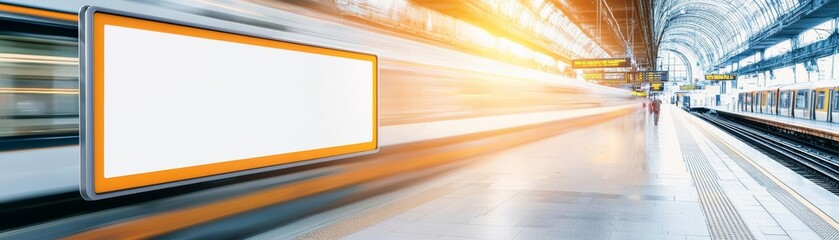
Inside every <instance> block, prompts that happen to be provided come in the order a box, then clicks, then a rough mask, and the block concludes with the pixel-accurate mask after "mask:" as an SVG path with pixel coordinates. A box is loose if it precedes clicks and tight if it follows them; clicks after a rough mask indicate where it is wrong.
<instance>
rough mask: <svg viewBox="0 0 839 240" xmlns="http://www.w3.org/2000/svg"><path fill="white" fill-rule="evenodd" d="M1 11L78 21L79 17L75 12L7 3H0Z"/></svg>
mask: <svg viewBox="0 0 839 240" xmlns="http://www.w3.org/2000/svg"><path fill="white" fill-rule="evenodd" d="M0 12H11V13H17V14H22V15H31V16H38V17H44V18H52V19H57V20H63V21H72V22H75V21H78V20H79V18H78V17H76V15H75V14H68V13H59V12H53V11H46V10H40V9H33V8H25V7H18V6H12V5H6V4H0Z"/></svg>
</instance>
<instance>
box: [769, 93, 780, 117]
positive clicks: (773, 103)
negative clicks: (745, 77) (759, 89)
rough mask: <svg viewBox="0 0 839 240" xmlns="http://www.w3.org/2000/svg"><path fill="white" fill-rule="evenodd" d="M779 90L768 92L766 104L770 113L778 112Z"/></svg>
mask: <svg viewBox="0 0 839 240" xmlns="http://www.w3.org/2000/svg"><path fill="white" fill-rule="evenodd" d="M777 98H778V91H777V90H776V91H768V92H766V106H767V108H768V110H769V111H768V113H769V114H773V115H774V114H778V99H777Z"/></svg>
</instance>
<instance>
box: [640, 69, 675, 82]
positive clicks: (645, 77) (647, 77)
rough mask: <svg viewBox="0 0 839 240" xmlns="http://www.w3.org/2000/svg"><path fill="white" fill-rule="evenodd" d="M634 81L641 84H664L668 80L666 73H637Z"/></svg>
mask: <svg viewBox="0 0 839 240" xmlns="http://www.w3.org/2000/svg"><path fill="white" fill-rule="evenodd" d="M636 79H637V80H638V81H641V82H666V81H669V80H670V78H669V74H668V72H666V71H639V72H638V74H637V77H636Z"/></svg>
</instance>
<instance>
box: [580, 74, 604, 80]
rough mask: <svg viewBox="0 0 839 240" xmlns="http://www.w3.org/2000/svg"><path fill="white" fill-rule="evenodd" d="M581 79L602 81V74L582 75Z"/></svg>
mask: <svg viewBox="0 0 839 240" xmlns="http://www.w3.org/2000/svg"><path fill="white" fill-rule="evenodd" d="M583 79H585V80H603V73H602V72H594V73H583Z"/></svg>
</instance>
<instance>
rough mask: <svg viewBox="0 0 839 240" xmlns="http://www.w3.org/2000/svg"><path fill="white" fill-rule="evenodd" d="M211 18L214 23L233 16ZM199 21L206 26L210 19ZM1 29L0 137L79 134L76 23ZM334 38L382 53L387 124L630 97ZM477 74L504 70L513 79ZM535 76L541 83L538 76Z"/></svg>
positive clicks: (397, 43) (40, 21)
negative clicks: (215, 20)
mask: <svg viewBox="0 0 839 240" xmlns="http://www.w3.org/2000/svg"><path fill="white" fill-rule="evenodd" d="M132 4H134V3H132ZM35 5H37V4H35ZM116 5H120V4H116ZM122 5H131V4H125V3H122ZM168 6H171V7H173V8H174V9H181V10H183V11H188V12H193V11H197V10H196V8H185V7H184V5H182V4H180V3H169V5H168ZM207 6H208V7H213V5H207ZM251 6H252V7H258V6H254V5H251ZM66 10H67V11H70V10H75V9H66ZM208 15H209V17H211V18H212V17H218V18H225V17H230V16H229V15H219V14H208ZM198 17H199V18H203V19H204V20H206V17H204V16H198ZM238 17H239V18H240V19H239V20H241V21H244V20H242V19H241V18H244V17H243V16H238ZM277 20H286V21H288V20H289V18H288V16H281V17H278V19H277ZM264 21H265V20H264ZM245 22H247V21H245ZM0 23H2V25H3V26H4V28H3V29H2V30H0V31H2V32H0V138H2V137H18V138H19V137H28V136H40V135H45V134H46V135H48V134H64V135H77V134H78V122H79V120H78V112H79V104H78V103H79V100H78V93H79V91H78V63H77V61H78V60H77V51H78V47H77V39H76V36H75V34H76V31H77V30H76V26H75V22H71V21H62V20H55V19H48V18H37V17H32V16H27V15H24V14H16V13H14V12H10V13H6V14H3V15H0ZM275 23H276V24H282V22H275ZM304 25H305V24H304ZM310 25H318V24H311V23H310ZM286 26H288V25H286ZM310 29H312V30H311V32H308V33H302V35H304V36H324V35H325V33H323V34H322V33H319V32H318V31H317V30H315V29H316V28H310ZM329 30H330V29H327V31H329ZM330 34H331V35H336V36H341V37H339V38H337V39H341V40H340V41H338V42H336V41H334V39H335V38H333V39H324V38H322V37H321V38H319V39H317V38H316V39H315V41H312V40H311V39H307V40H306V41H305V42H310V43H312V44H315V45H331V46H339V47H343V48H348V49H360V48H361V49H363V50H365V51H370V52H375V53H378V54H379V56H380V59H381V63H380V66H381V70H380V71H381V72H380V76H381V95H382V96H381V110H380V113H381V118H382V119H381V123H382V125H384V126H387V125H395V124H404V123H411V122H420V121H434V120H445V119H456V118H470V117H479V116H489V115H499V114H511V113H521V112H535V111H552V110H561V109H575V108H587V107H597V106H610V105H615V104H616V102H620V101H626V100H628V97H627V96H628V94H626V93H624V92H622V91H618V90H614V89H609V88H605V87H599V86H595V85H590V84H585V83H578V82H576V80H573V79H567V78H562V77H558V76H556V75H552V74H543V73H538V72H537V71H534V70H529V69H525V68H522V67H511V66H505V67H504V68H497V67H498V66H499V65H509V64H503V63H500V62H496V61H492V60H487V59H481V60H480V61H475V59H474V58H476V57H477V56H474V55H467V54H463V53H457V56H458V57H452V56H453V55H455V54H453V53H452V54H449V53H446V52H444V53H442V54H441V53H439V52H438V53H431V52H434V51H431V52H429V51H413V50H409V49H410V48H404V47H403V45H405V44H410V43H406V42H408V41H405V40H401V39H400V40H391V39H381V38H379V39H375V40H372V39H371V40H368V39H363V37H362V36H360V34H358V33H354V32H352V31H351V30H349V31H346V30H344V31H337V30H335V29H332V32H331V33H330ZM344 39H346V40H344ZM394 39H395V38H394ZM324 40H331V41H324ZM427 44H432V43H431V42H429V43H427ZM360 45H363V46H360ZM437 45H439V44H437ZM383 50H385V51H383ZM389 52H392V53H393V54H390V53H389ZM451 52H454V51H451ZM440 55H444V56H446V57H443V58H447V59H446V60H448V61H440V60H441V59H442V58H441V57H440ZM418 59H422V60H424V61H417V60H418ZM429 62H437V63H438V64H428V63H429ZM479 69H487V70H490V69H492V70H501V71H504V72H506V73H508V74H507V75H502V74H497V73H493V72H491V71H479ZM504 69H506V70H504ZM534 72H536V73H535V74H536V75H535V76H538V77H534ZM519 73H524V74H519Z"/></svg>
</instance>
